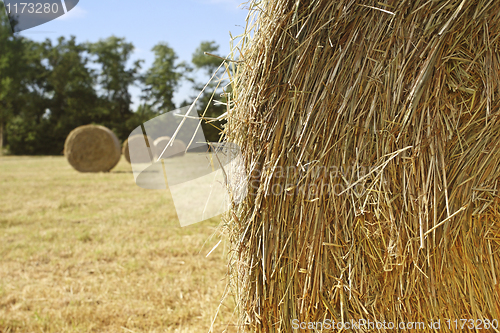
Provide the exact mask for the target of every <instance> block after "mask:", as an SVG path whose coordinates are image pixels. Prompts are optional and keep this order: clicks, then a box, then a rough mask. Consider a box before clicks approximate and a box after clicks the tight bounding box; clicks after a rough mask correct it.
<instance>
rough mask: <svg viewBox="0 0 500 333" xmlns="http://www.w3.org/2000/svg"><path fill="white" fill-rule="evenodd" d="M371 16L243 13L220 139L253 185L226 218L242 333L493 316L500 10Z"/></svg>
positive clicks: (442, 7)
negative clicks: (240, 159) (249, 16)
mask: <svg viewBox="0 0 500 333" xmlns="http://www.w3.org/2000/svg"><path fill="white" fill-rule="evenodd" d="M364 3H365V4H366V5H361V4H359V1H351V0H339V1H330V0H315V1H312V0H308V1H284V0H263V1H259V4H258V6H257V4H253V3H251V4H250V8H259V13H261V14H260V15H259V16H257V19H256V21H257V22H256V24H255V25H253V26H254V27H256V28H255V29H256V30H253V31H247V36H245V38H243V40H242V43H244V44H243V45H239V46H238V47H239V50H241V51H239V54H242V55H243V59H242V60H243V61H242V62H241V63H238V64H236V65H237V71H236V72H235V73H233V74H234V75H233V76H232V78H233V79H234V81H233V90H232V92H233V93H232V100H233V101H234V107H233V108H232V110H231V112H229V113H228V123H227V125H226V139H227V140H228V141H231V142H235V143H236V144H238V145H240V147H242V153H243V155H244V160H245V162H246V167H247V170H248V171H249V173H250V175H251V179H250V182H251V183H250V184H251V186H250V187H249V192H250V193H249V195H248V196H247V198H246V199H245V201H244V202H242V203H241V204H240V205H238V206H235V207H234V208H233V209H232V211H231V212H230V213H229V214H228V215H227V216H226V217H225V220H226V221H225V222H226V223H225V225H226V226H228V227H229V228H230V229H229V230H228V232H229V235H230V239H231V242H232V251H230V253H231V254H232V257H231V262H230V264H231V265H230V267H231V274H232V275H231V283H232V285H231V287H232V288H233V291H234V292H235V293H236V294H237V301H238V307H239V312H238V313H240V314H241V316H240V318H239V319H240V323H239V324H240V325H239V327H242V329H241V330H242V331H243V330H246V329H248V330H251V331H257V332H292V331H293V328H297V327H294V326H293V322H292V320H294V319H297V320H298V321H299V322H323V320H325V319H330V320H334V321H336V322H338V321H342V322H348V321H351V320H352V321H355V322H359V321H360V320H367V321H368V320H370V321H371V322H384V321H386V322H392V323H394V324H396V325H398V324H399V323H409V322H423V323H425V324H426V325H427V324H429V323H431V322H433V321H437V320H441V328H442V329H443V330H444V331H450V330H451V331H459V330H460V329H455V326H454V325H455V323H456V322H452V323H451V325H453V327H452V329H450V328H449V327H448V323H447V322H446V320H447V319H451V320H455V319H458V320H460V318H463V319H472V320H481V319H488V320H490V321H491V320H492V319H497V320H500V319H499V318H500V287H499V279H500V238H499V235H500V197H499V193H500V181H499V180H500V117H499V116H500V111H499V110H500V99H499V96H500V95H499V93H500V91H499V90H500V79H499V76H500V58H499V57H498V53H497V51H496V50H498V49H499V48H500V38H498V36H500V16H499V14H498V13H500V2H498V1H486V0H477V1H472V0H463V1H462V0H460V1H425V0H423V1H410V2H408V1H396V0H386V1H382V2H379V1H364ZM254 5H255V6H254ZM253 33H254V34H253ZM245 43H246V44H245ZM426 327H427V326H426ZM459 327H460V326H459ZM316 328H317V329H318V331H321V329H320V327H318V326H316ZM308 329H309V331H313V330H312V329H311V327H310V326H308ZM396 330H397V329H396ZM405 330H406V329H401V331H405ZM346 331H350V330H346ZM352 331H370V332H372V331H385V330H384V329H375V328H373V327H371V328H370V327H367V326H364V327H362V328H359V329H352ZM387 331H392V330H390V329H388V330H387Z"/></svg>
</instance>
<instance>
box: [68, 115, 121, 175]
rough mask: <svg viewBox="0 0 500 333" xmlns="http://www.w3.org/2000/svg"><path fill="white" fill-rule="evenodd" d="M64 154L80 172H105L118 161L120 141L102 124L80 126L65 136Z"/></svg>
mask: <svg viewBox="0 0 500 333" xmlns="http://www.w3.org/2000/svg"><path fill="white" fill-rule="evenodd" d="M64 155H65V156H66V159H67V160H68V162H69V164H71V166H72V167H73V168H75V169H76V170H78V171H80V172H105V171H109V170H111V169H113V167H114V166H115V165H116V164H117V163H118V162H119V161H120V156H121V152H120V141H118V138H117V137H116V135H115V134H114V133H113V132H112V131H111V130H109V129H108V128H106V127H104V126H99V125H85V126H80V127H77V128H75V129H74V130H73V131H71V133H69V135H68V137H67V138H66V142H65V143H64Z"/></svg>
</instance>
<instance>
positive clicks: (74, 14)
mask: <svg viewBox="0 0 500 333" xmlns="http://www.w3.org/2000/svg"><path fill="white" fill-rule="evenodd" d="M87 13H88V12H87V11H86V10H85V9H83V8H82V7H80V6H78V5H77V6H76V7H75V8H73V9H72V10H70V11H69V12H67V13H66V14H65V15H63V16H59V17H58V18H57V19H56V20H61V21H68V20H72V19H78V18H82V17H85V16H87Z"/></svg>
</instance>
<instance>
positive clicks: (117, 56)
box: [88, 36, 142, 140]
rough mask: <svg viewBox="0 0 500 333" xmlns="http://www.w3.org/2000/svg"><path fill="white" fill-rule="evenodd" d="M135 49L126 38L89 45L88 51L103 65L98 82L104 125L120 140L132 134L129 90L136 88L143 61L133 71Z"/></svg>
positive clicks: (100, 112) (95, 60) (105, 40)
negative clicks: (130, 62)
mask: <svg viewBox="0 0 500 333" xmlns="http://www.w3.org/2000/svg"><path fill="white" fill-rule="evenodd" d="M133 50H134V46H133V44H132V43H127V42H126V41H125V39H124V38H118V37H115V36H112V37H109V38H107V39H104V40H100V41H98V42H96V43H90V44H88V51H89V52H90V54H91V55H92V56H94V57H95V59H94V63H95V64H97V65H99V67H100V70H99V71H98V72H97V75H98V76H97V78H98V80H97V82H98V85H99V88H100V90H101V94H100V96H99V97H100V98H99V105H98V108H99V114H100V122H101V123H102V124H103V125H105V126H108V127H110V128H111V129H112V130H113V131H114V132H115V133H116V134H117V135H118V137H119V138H121V139H122V140H123V139H125V138H126V137H127V136H128V135H129V134H130V128H128V127H127V126H126V124H127V120H128V119H129V118H130V117H131V116H132V110H131V108H130V104H131V96H130V92H129V87H130V86H131V85H133V84H135V81H136V79H137V78H138V72H139V70H140V69H141V63H142V60H137V61H135V62H134V63H133V64H132V66H131V67H130V68H129V67H128V66H127V62H128V60H129V59H130V56H131V55H132V52H133Z"/></svg>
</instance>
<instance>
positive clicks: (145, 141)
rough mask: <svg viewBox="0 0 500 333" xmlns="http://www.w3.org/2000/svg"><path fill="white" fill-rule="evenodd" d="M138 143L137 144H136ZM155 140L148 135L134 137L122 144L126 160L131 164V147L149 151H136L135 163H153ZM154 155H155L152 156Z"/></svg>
mask: <svg viewBox="0 0 500 333" xmlns="http://www.w3.org/2000/svg"><path fill="white" fill-rule="evenodd" d="M134 141H136V143H134ZM152 144H153V139H152V138H151V137H150V136H147V135H141V134H137V135H132V136H131V137H129V138H128V139H126V140H125V141H124V142H123V144H122V154H123V156H124V157H125V160H126V161H127V162H129V163H130V151H129V147H130V146H132V147H141V148H143V147H144V148H147V149H136V150H135V151H134V163H151V161H152V158H153V159H154V157H155V156H154V149H149V148H152V147H151V146H152ZM152 154H153V155H152Z"/></svg>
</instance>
